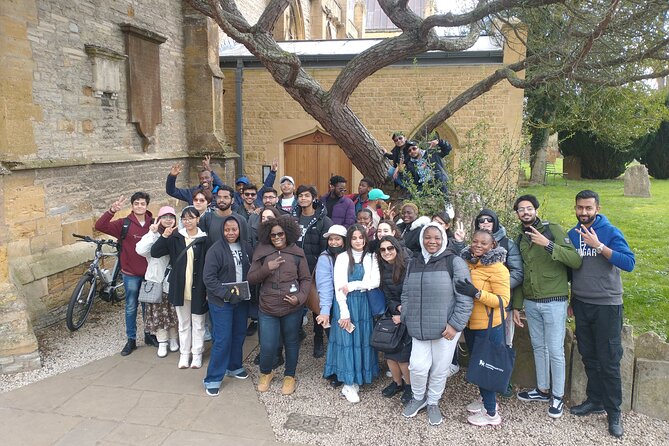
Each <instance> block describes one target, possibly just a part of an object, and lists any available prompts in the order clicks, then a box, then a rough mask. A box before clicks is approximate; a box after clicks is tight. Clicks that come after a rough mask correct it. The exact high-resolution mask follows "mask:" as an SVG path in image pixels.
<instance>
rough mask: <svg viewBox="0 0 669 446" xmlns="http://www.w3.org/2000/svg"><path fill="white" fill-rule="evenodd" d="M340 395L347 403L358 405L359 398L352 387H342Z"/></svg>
mask: <svg viewBox="0 0 669 446" xmlns="http://www.w3.org/2000/svg"><path fill="white" fill-rule="evenodd" d="M341 393H342V395H344V396H345V397H346V399H347V400H348V402H349V403H354V404H355V403H359V402H360V397H359V396H358V391H357V389H356V388H355V387H353V386H348V385H344V386H343V387H342V389H341Z"/></svg>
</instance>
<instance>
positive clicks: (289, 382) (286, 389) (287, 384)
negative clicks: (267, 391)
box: [281, 376, 297, 395]
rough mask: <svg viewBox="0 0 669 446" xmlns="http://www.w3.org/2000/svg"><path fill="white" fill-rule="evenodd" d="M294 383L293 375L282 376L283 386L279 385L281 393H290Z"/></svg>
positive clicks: (292, 390) (293, 388) (293, 389)
mask: <svg viewBox="0 0 669 446" xmlns="http://www.w3.org/2000/svg"><path fill="white" fill-rule="evenodd" d="M296 384H297V383H296V380H295V377H294V376H285V377H284V378H283V387H281V395H292V394H293V393H294V392H295V386H296Z"/></svg>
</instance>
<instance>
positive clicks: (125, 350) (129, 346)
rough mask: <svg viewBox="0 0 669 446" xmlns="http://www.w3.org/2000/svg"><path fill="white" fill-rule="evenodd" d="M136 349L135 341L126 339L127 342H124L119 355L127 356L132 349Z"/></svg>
mask: <svg viewBox="0 0 669 446" xmlns="http://www.w3.org/2000/svg"><path fill="white" fill-rule="evenodd" d="M136 349H137V341H135V340H134V339H128V342H126V343H125V346H124V347H123V350H121V356H128V355H129V354H130V353H132V351H133V350H136Z"/></svg>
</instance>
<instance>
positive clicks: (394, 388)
mask: <svg viewBox="0 0 669 446" xmlns="http://www.w3.org/2000/svg"><path fill="white" fill-rule="evenodd" d="M403 388H404V386H403V385H401V384H399V385H398V384H397V383H396V382H395V381H392V382H391V383H390V384H388V385H387V386H386V388H385V389H383V390H382V391H381V395H383V396H385V397H386V398H392V397H394V396H395V395H397V394H398V393H399V392H401V391H402V389H403Z"/></svg>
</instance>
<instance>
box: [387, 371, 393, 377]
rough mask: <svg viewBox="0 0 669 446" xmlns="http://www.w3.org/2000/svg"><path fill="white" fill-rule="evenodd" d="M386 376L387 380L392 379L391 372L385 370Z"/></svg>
mask: <svg viewBox="0 0 669 446" xmlns="http://www.w3.org/2000/svg"><path fill="white" fill-rule="evenodd" d="M386 376H387V377H388V378H392V377H393V372H391V371H390V370H386Z"/></svg>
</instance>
